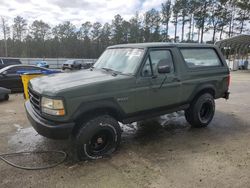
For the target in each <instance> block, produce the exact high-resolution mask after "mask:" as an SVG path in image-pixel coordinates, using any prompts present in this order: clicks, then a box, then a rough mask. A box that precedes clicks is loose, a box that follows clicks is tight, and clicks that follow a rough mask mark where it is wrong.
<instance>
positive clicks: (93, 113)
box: [72, 108, 122, 135]
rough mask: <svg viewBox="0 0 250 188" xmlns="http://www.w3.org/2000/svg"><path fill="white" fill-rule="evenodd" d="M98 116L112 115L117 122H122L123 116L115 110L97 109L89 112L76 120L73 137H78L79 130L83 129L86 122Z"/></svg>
mask: <svg viewBox="0 0 250 188" xmlns="http://www.w3.org/2000/svg"><path fill="white" fill-rule="evenodd" d="M98 115H110V116H112V117H113V118H114V119H116V120H117V121H121V119H122V116H121V114H120V113H119V112H118V111H117V110H115V109H113V108H97V109H93V110H90V111H87V112H84V113H82V114H81V115H80V116H79V117H78V118H77V119H76V121H75V122H76V125H75V127H74V128H73V131H72V133H73V135H76V133H77V132H78V130H79V129H80V128H81V127H82V125H83V124H84V122H86V121H88V120H90V119H92V118H94V117H96V116H98Z"/></svg>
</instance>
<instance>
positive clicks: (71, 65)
mask: <svg viewBox="0 0 250 188" xmlns="http://www.w3.org/2000/svg"><path fill="white" fill-rule="evenodd" d="M81 68H82V64H81V61H80V60H67V61H66V62H65V63H63V66H62V70H66V69H69V70H80V69H81Z"/></svg>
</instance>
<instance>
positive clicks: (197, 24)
mask: <svg viewBox="0 0 250 188" xmlns="http://www.w3.org/2000/svg"><path fill="white" fill-rule="evenodd" d="M249 21H250V1H249V0H175V1H173V0H172V2H171V0H166V2H164V3H162V5H161V8H160V9H159V10H158V9H151V10H148V11H147V12H145V13H143V14H140V13H139V12H136V13H135V15H134V16H133V17H132V18H131V19H130V20H125V19H124V18H123V17H122V16H121V15H119V14H117V15H115V16H114V18H113V20H112V22H111V23H104V24H101V23H99V22H95V23H91V22H89V21H86V22H84V23H82V24H81V27H76V26H75V25H73V24H72V23H71V22H69V21H66V22H64V23H60V24H58V25H56V26H54V27H51V26H50V25H49V24H48V23H46V22H44V21H43V20H35V21H33V23H31V24H30V25H29V24H28V20H26V19H24V18H23V17H21V16H17V17H15V18H14V20H13V21H12V22H13V24H11V25H10V24H9V20H7V19H6V18H4V17H1V23H0V28H1V30H2V35H3V38H2V39H1V40H0V56H9V57H45V58H46V57H51V58H56V57H68V58H97V57H98V56H99V55H100V54H101V53H102V52H103V50H104V49H105V48H106V47H107V46H110V45H114V44H121V43H138V42H199V43H203V42H204V34H205V33H207V32H209V33H210V35H209V36H211V39H210V40H209V41H207V42H208V43H214V42H215V41H217V40H221V39H224V38H229V37H232V36H235V35H238V34H243V33H249V32H250V28H248V27H247V26H249V25H247V24H249ZM170 33H171V35H170ZM179 35H180V36H179Z"/></svg>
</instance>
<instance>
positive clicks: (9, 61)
mask: <svg viewBox="0 0 250 188" xmlns="http://www.w3.org/2000/svg"><path fill="white" fill-rule="evenodd" d="M19 64H22V63H21V61H20V60H19V59H14V58H0V69H2V68H4V67H7V66H10V65H19Z"/></svg>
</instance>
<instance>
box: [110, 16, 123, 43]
mask: <svg viewBox="0 0 250 188" xmlns="http://www.w3.org/2000/svg"><path fill="white" fill-rule="evenodd" d="M122 22H123V18H122V17H121V15H119V14H117V15H115V17H114V20H112V28H113V29H112V30H113V32H112V33H113V42H114V43H115V44H120V43H123V41H124V38H123V37H124V36H123V29H122Z"/></svg>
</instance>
